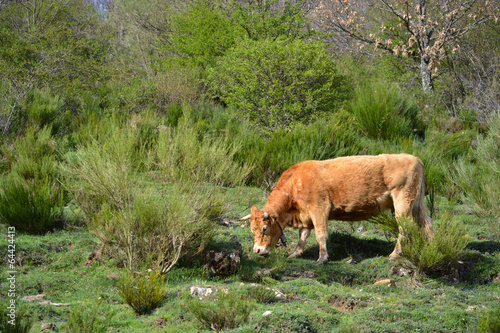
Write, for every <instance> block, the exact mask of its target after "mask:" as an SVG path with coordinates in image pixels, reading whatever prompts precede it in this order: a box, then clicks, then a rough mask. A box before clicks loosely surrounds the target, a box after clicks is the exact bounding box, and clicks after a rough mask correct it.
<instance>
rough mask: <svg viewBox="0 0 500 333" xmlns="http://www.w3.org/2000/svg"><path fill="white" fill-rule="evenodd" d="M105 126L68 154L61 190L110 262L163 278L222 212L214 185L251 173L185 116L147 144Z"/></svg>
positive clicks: (132, 131)
mask: <svg viewBox="0 0 500 333" xmlns="http://www.w3.org/2000/svg"><path fill="white" fill-rule="evenodd" d="M186 112H187V111H186ZM137 117H139V116H137ZM143 121H144V120H141V119H135V120H133V123H135V124H140V123H142V122H143ZM131 122H132V121H131ZM110 129H111V130H112V132H111V133H107V134H105V135H103V136H101V137H100V138H99V140H93V141H92V142H90V143H88V144H87V145H86V146H81V147H80V149H79V150H78V155H77V156H68V162H69V165H70V167H69V168H68V175H69V177H68V183H67V185H68V188H70V189H71V191H72V193H73V195H74V198H75V201H76V202H77V204H78V205H79V206H80V208H81V209H82V210H83V212H84V213H85V215H86V217H87V223H88V226H89V229H90V230H91V232H93V233H94V234H96V235H97V236H98V237H99V239H100V240H101V241H102V242H103V243H104V244H105V245H106V247H108V249H109V250H110V253H111V255H112V256H113V257H114V258H115V259H117V260H119V261H120V262H122V263H123V264H124V265H125V267H126V268H127V269H128V270H130V271H133V270H136V269H137V268H138V267H141V266H144V265H151V266H153V267H155V268H158V269H160V270H161V271H162V272H163V273H166V272H167V271H169V270H170V269H172V268H173V266H174V265H175V264H176V263H177V262H178V261H179V259H180V258H182V257H183V256H187V255H189V256H193V255H195V254H196V253H197V252H198V251H199V250H200V245H201V244H203V243H204V242H205V241H207V240H208V239H209V238H210V237H211V230H212V228H211V227H212V225H211V220H212V219H214V218H217V217H219V216H220V215H221V214H222V213H223V211H224V205H223V201H222V200H223V196H222V194H221V191H220V190H219V187H218V186H214V185H223V184H224V185H238V184H240V183H241V182H242V181H243V180H244V179H245V177H246V175H247V174H248V172H249V170H250V168H249V167H247V166H243V167H241V166H239V165H238V164H237V163H235V162H234V161H233V155H234V154H235V152H236V151H237V150H238V149H237V143H234V144H231V143H230V142H229V140H228V139H227V138H225V137H222V138H217V137H213V138H212V137H207V136H200V133H199V132H198V131H197V129H196V126H195V124H193V123H192V120H191V119H190V118H189V117H188V116H184V117H183V118H182V119H180V120H179V124H178V127H176V128H170V127H165V126H163V127H162V128H161V129H160V133H158V134H157V135H158V138H157V139H154V140H152V141H151V144H148V143H147V141H145V140H144V139H142V138H141V137H142V133H141V131H138V130H137V129H136V127H135V126H132V125H131V124H130V122H129V124H127V126H126V127H120V125H116V126H113V127H110ZM151 135H153V134H152V133H150V134H148V135H147V137H151ZM154 135H156V134H154ZM138 142H144V144H141V145H140V147H139V148H137V143H138ZM138 151H139V152H140V153H137V152H138ZM146 156H149V158H148V159H147V160H146ZM138 170H141V171H144V172H145V173H146V174H147V175H148V176H144V177H141V176H139V175H142V173H141V174H138V173H137V171H138ZM149 176H153V177H152V178H150V177H149ZM179 221H182V223H180V222H179Z"/></svg>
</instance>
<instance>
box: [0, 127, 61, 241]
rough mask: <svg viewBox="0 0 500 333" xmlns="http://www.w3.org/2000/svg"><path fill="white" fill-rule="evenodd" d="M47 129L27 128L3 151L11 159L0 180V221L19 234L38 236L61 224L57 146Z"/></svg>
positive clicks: (49, 130)
mask: <svg viewBox="0 0 500 333" xmlns="http://www.w3.org/2000/svg"><path fill="white" fill-rule="evenodd" d="M50 132H51V129H50V128H49V127H45V128H43V129H38V128H36V127H30V128H28V129H27V130H26V133H25V136H24V137H21V138H19V139H18V140H17V141H16V142H15V143H14V144H13V150H14V152H15V153H10V152H8V150H9V147H7V146H6V147H4V151H3V153H4V155H9V156H10V159H11V164H10V170H9V171H10V172H8V173H6V174H5V175H4V176H2V177H0V219H1V220H2V221H3V222H4V223H7V224H9V225H11V226H14V227H16V229H17V230H19V231H24V232H29V233H34V234H42V233H45V232H47V231H49V230H52V229H53V228H54V227H56V226H58V224H59V223H61V222H62V221H63V207H64V205H65V204H66V203H67V200H68V198H67V193H66V191H65V190H64V189H63V187H62V186H61V184H60V178H61V175H60V171H59V166H60V164H59V162H58V161H57V159H56V155H57V154H56V152H57V150H56V148H57V143H56V142H55V141H53V140H52V137H51V135H50Z"/></svg>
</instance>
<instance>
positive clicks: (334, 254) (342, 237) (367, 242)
mask: <svg viewBox="0 0 500 333" xmlns="http://www.w3.org/2000/svg"><path fill="white" fill-rule="evenodd" d="M311 241H313V240H311ZM326 246H327V251H328V256H329V260H330V261H339V260H343V259H345V258H349V257H352V258H354V259H355V260H356V261H360V260H363V259H367V258H373V257H377V256H389V254H390V253H391V252H392V250H394V243H392V242H388V241H384V240H380V239H375V238H372V239H361V238H357V237H354V236H352V235H349V234H346V233H340V232H332V233H330V235H329V236H328V240H327V245H326ZM318 255H319V246H318V245H317V243H316V244H315V245H314V246H310V247H308V248H306V250H305V251H304V253H303V254H302V258H305V259H308V260H311V259H314V260H317V259H318Z"/></svg>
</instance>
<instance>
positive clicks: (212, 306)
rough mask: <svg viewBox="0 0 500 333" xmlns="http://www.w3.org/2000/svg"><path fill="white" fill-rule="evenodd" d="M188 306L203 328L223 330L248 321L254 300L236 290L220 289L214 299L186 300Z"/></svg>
mask: <svg viewBox="0 0 500 333" xmlns="http://www.w3.org/2000/svg"><path fill="white" fill-rule="evenodd" d="M186 307H187V309H188V310H189V311H190V312H191V313H192V314H193V315H194V316H195V317H196V319H197V320H198V321H199V322H200V323H201V325H202V327H203V328H208V329H212V330H217V331H219V330H220V331H223V330H228V329H233V328H236V327H238V326H240V325H241V324H244V323H246V322H247V321H248V317H249V316H250V312H251V310H252V302H251V301H249V300H248V299H247V298H245V297H242V296H240V295H238V294H236V293H234V292H227V293H225V292H224V291H219V292H218V293H217V295H216V296H215V299H214V300H206V301H200V300H198V299H196V298H192V299H189V300H187V301H186Z"/></svg>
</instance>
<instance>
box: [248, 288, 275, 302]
mask: <svg viewBox="0 0 500 333" xmlns="http://www.w3.org/2000/svg"><path fill="white" fill-rule="evenodd" d="M248 296H249V297H250V298H252V299H254V300H256V301H257V302H258V303H264V304H266V303H271V302H273V301H274V299H275V298H276V294H275V292H274V290H272V289H270V288H268V287H265V286H255V287H251V288H250V289H248Z"/></svg>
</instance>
